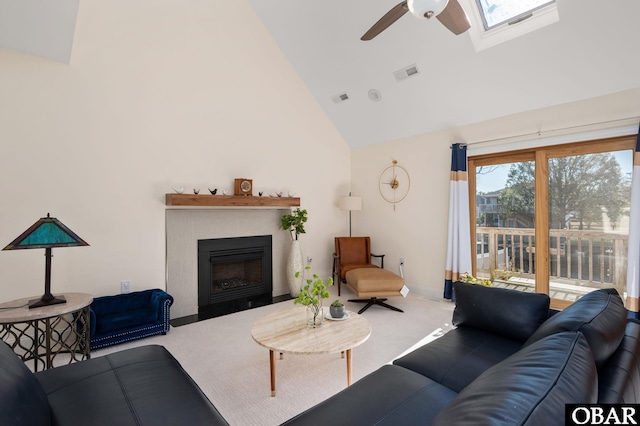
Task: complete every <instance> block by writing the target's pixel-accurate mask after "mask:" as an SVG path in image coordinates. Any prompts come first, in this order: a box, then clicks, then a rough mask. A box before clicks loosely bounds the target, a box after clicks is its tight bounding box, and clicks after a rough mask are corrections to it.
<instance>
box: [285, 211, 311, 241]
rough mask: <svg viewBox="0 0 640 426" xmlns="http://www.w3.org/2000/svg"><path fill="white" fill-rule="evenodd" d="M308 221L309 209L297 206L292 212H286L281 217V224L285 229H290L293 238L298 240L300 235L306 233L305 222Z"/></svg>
mask: <svg viewBox="0 0 640 426" xmlns="http://www.w3.org/2000/svg"><path fill="white" fill-rule="evenodd" d="M306 221H307V210H300V208H296V209H295V210H292V211H291V214H285V215H283V216H282V218H281V219H280V226H281V228H282V229H284V230H285V231H289V233H290V234H291V239H292V240H294V241H297V240H298V235H300V234H304V233H305V231H304V224H305V222H306Z"/></svg>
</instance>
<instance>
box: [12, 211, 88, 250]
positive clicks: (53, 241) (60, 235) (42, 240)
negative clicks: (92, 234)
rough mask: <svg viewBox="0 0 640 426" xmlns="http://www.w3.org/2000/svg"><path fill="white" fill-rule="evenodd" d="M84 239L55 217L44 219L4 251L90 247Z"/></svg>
mask: <svg viewBox="0 0 640 426" xmlns="http://www.w3.org/2000/svg"><path fill="white" fill-rule="evenodd" d="M88 245H89V244H87V243H86V242H85V241H84V240H83V239H82V238H80V237H78V236H77V235H76V234H75V233H74V232H73V231H72V230H71V229H69V228H67V227H66V226H65V225H64V224H63V223H62V222H60V221H59V220H58V219H56V218H55V217H50V216H49V214H47V217H43V218H41V219H40V220H38V221H37V222H36V223H34V224H33V225H31V227H29V229H27V230H26V231H24V232H23V233H22V234H20V236H19V237H18V238H16V239H15V240H13V241H12V242H11V243H9V245H7V246H6V247H5V248H4V249H3V250H24V249H36V248H47V247H73V246H88Z"/></svg>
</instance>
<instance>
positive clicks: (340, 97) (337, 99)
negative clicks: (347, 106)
mask: <svg viewBox="0 0 640 426" xmlns="http://www.w3.org/2000/svg"><path fill="white" fill-rule="evenodd" d="M331 100H332V101H333V103H334V104H339V103H340V102H344V101H348V100H349V95H347V92H344V93H340V94H338V95H335V96H332V97H331Z"/></svg>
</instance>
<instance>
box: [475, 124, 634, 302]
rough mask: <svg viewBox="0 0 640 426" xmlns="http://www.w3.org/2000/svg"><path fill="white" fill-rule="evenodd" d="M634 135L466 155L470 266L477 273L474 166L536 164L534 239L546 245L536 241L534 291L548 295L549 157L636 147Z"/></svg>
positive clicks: (555, 300)
mask: <svg viewBox="0 0 640 426" xmlns="http://www.w3.org/2000/svg"><path fill="white" fill-rule="evenodd" d="M636 142H637V135H627V136H615V137H610V138H604V139H595V140H589V141H583V142H573V143H567V144H561V145H549V146H540V147H534V148H526V149H520V150H514V151H504V152H495V153H491V154H479V155H473V156H469V158H468V159H467V163H468V164H467V171H468V186H469V226H470V230H471V234H470V235H469V238H470V241H471V243H472V244H471V247H472V253H471V269H472V271H473V272H472V274H473V275H475V274H476V256H475V255H474V251H473V249H474V248H475V245H474V244H473V242H475V241H476V220H475V217H476V202H475V201H476V174H475V171H476V167H479V166H491V165H497V164H504V163H515V162H522V161H534V164H535V201H534V208H535V240H536V242H540V241H545V242H546V243H545V244H539V246H538V244H536V252H535V261H536V273H535V281H536V283H535V291H536V292H537V293H544V294H549V263H548V259H549V214H548V210H549V191H548V189H549V188H548V181H549V170H548V164H549V159H550V158H555V157H564V156H572V155H585V154H598V153H606V152H613V151H621V150H627V149H630V150H632V151H634V150H635V147H636ZM570 304H571V302H569V301H565V300H559V299H551V307H552V308H556V309H563V308H566V307H567V306H569V305H570Z"/></svg>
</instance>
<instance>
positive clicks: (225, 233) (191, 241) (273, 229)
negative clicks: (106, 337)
mask: <svg viewBox="0 0 640 426" xmlns="http://www.w3.org/2000/svg"><path fill="white" fill-rule="evenodd" d="M287 212H289V209H286V210H285V209H274V208H262V209H251V208H242V209H222V208H212V209H208V208H200V209H196V208H184V207H181V208H168V209H167V210H166V259H167V265H166V268H167V269H166V280H167V292H168V293H169V294H171V295H172V296H173V297H174V304H173V305H172V306H171V324H172V325H174V326H175V325H180V324H182V323H188V322H189V321H191V322H192V321H193V318H196V319H195V320H199V319H200V318H198V316H199V315H198V311H199V309H198V241H199V240H206V239H217V238H232V237H247V236H260V235H271V240H272V257H273V259H272V260H273V261H272V269H273V270H272V274H273V280H272V282H273V299H274V300H279V298H280V297H284V296H285V295H286V296H288V295H289V287H288V286H287V281H286V260H287V253H288V249H289V247H290V244H291V239H290V237H289V234H288V233H287V232H283V231H282V230H281V229H280V218H281V217H282V215H283V214H285V213H287ZM224 303H229V304H231V302H224ZM251 303H252V304H253V303H254V302H251ZM183 321H184V322H183Z"/></svg>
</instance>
